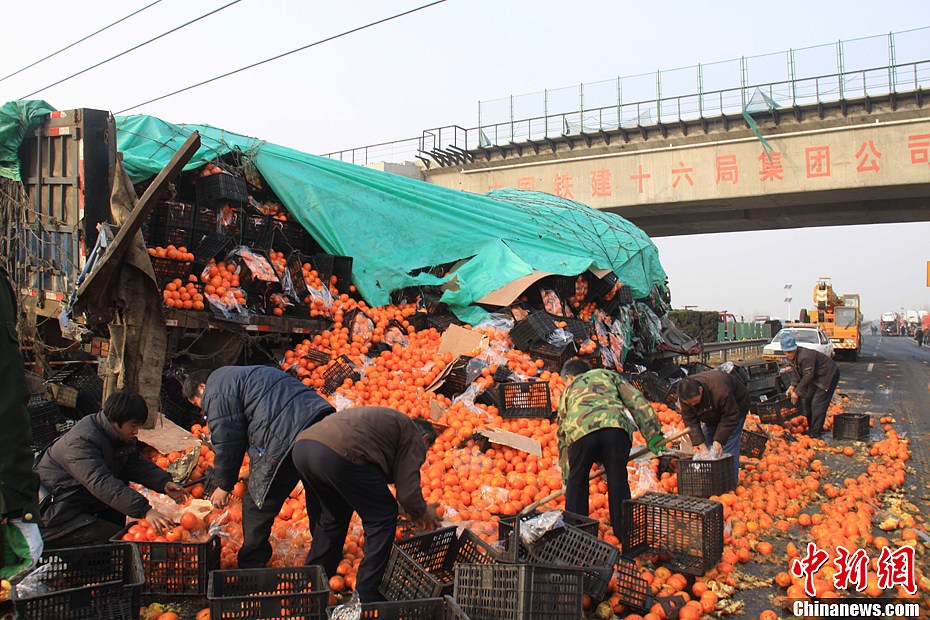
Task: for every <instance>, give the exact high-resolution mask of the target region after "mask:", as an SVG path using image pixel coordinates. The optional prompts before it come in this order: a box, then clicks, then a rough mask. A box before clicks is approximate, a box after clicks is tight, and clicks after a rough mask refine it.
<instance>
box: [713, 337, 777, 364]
mask: <svg viewBox="0 0 930 620" xmlns="http://www.w3.org/2000/svg"><path fill="white" fill-rule="evenodd" d="M771 341H772V339H771V338H754V339H752V340H726V341H724V342H708V343H705V344H704V348H703V350H702V352H701V361H702V362H706V361H707V360H708V359H709V358H710V357H711V356H712V355H715V354H717V353H723V361H727V360H728V359H729V357H730V353H731V352H739V351H742V352H748V351H750V350H752V349H761V348H762V347H764V346H765V345H767V344H768V343H770V342H771Z"/></svg>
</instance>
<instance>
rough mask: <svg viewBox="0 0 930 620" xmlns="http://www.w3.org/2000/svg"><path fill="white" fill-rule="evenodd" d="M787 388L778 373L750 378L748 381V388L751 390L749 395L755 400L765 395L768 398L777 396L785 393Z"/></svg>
mask: <svg viewBox="0 0 930 620" xmlns="http://www.w3.org/2000/svg"><path fill="white" fill-rule="evenodd" d="M786 389H788V388H787V387H786V386H785V385H784V383H783V382H782V380H781V377H779V376H778V375H772V376H769V377H759V378H758V379H750V380H749V381H748V382H747V383H746V390H747V391H748V392H749V397H750V398H751V399H753V400H760V399H761V398H762V397H763V396H765V397H766V398H777V397H778V396H779V395H782V394H784V393H785V390H786Z"/></svg>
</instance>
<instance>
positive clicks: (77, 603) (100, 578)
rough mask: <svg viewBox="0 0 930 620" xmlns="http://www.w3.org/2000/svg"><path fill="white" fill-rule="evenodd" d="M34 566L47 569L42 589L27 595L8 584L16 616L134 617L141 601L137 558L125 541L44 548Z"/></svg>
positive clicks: (77, 619) (72, 618)
mask: <svg viewBox="0 0 930 620" xmlns="http://www.w3.org/2000/svg"><path fill="white" fill-rule="evenodd" d="M38 565H39V567H44V568H45V570H46V571H47V572H46V573H45V577H44V579H43V581H44V582H45V583H46V585H48V586H49V588H50V589H51V591H50V592H48V593H46V594H36V595H31V596H26V595H23V594H21V592H20V590H19V588H18V587H17V586H15V585H14V586H13V588H12V591H11V593H10V599H11V601H12V603H13V609H14V610H15V612H16V617H17V618H22V619H23V620H40V619H41V620H44V619H46V618H62V619H64V618H68V620H98V619H100V618H105V619H107V620H111V619H112V620H135V619H136V618H138V617H139V608H140V607H141V605H142V583H143V581H144V580H145V577H144V575H143V573H142V562H141V561H140V560H139V552H138V551H137V550H136V548H135V547H133V546H132V545H129V544H119V545H101V546H93V547H75V548H66V549H55V550H49V551H46V552H45V553H43V554H42V558H41V559H40V560H39V564H38Z"/></svg>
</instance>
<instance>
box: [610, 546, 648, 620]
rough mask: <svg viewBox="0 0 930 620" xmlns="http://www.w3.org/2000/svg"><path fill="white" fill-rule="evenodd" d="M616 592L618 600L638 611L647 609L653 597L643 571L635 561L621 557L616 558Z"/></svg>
mask: <svg viewBox="0 0 930 620" xmlns="http://www.w3.org/2000/svg"><path fill="white" fill-rule="evenodd" d="M616 577H617V594H618V595H619V596H620V602H621V603H623V604H624V605H626V606H627V607H632V608H633V609H636V610H638V611H649V610H650V609H651V608H652V606H653V604H654V603H655V599H653V596H652V588H651V587H650V586H649V584H648V583H646V580H645V579H643V572H642V570H641V569H640V568H639V566H637V565H636V562H634V561H633V560H629V559H627V558H624V557H621V558H620V559H619V560H617V572H616Z"/></svg>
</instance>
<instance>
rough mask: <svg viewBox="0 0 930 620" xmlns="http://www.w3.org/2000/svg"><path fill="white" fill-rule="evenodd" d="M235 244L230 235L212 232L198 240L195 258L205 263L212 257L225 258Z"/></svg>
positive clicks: (194, 251)
mask: <svg viewBox="0 0 930 620" xmlns="http://www.w3.org/2000/svg"><path fill="white" fill-rule="evenodd" d="M234 245H235V242H234V241H233V240H232V239H231V238H230V237H227V236H226V235H221V234H220V233H211V234H208V235H205V236H204V237H202V238H201V239H199V240H198V242H197V244H196V246H195V247H194V250H193V254H194V258H195V259H197V260H198V261H201V262H204V263H206V262H209V261H210V260H211V259H214V260H216V259H223V258H225V257H226V255H227V254H228V253H229V251H230V250H232V249H233V246H234Z"/></svg>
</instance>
